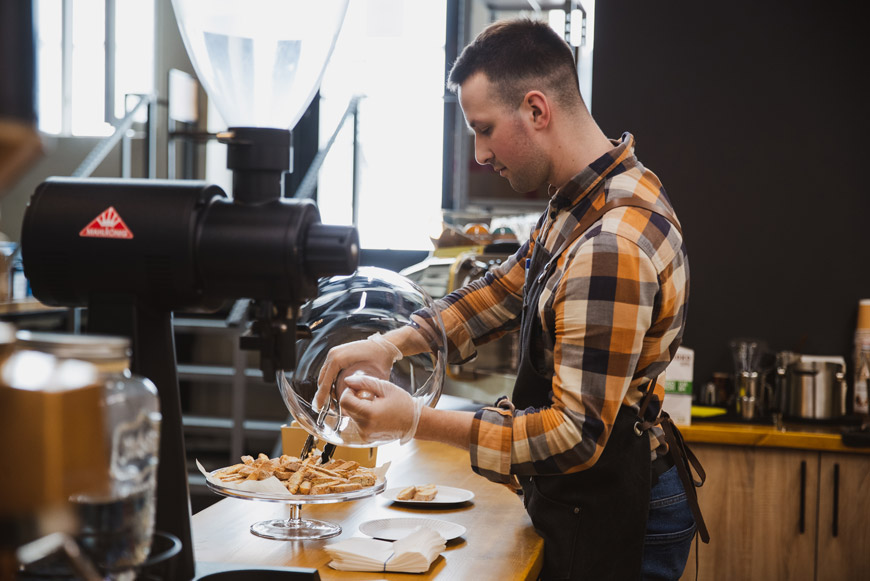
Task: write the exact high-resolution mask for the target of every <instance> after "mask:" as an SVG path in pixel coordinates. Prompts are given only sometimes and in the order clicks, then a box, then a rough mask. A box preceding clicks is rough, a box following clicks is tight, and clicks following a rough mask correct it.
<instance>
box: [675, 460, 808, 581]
mask: <svg viewBox="0 0 870 581" xmlns="http://www.w3.org/2000/svg"><path fill="white" fill-rule="evenodd" d="M691 448H692V450H693V451H694V452H695V454H696V455H697V456H698V459H699V460H700V461H701V464H702V465H703V466H704V470H705V471H706V473H707V482H706V483H705V484H704V486H703V487H702V488H700V489H699V491H698V497H699V500H700V505H701V512H702V514H703V516H704V520H705V521H706V523H707V529H708V530H709V531H710V543H709V544H706V545H705V544H704V543H695V544H693V547H692V553H691V554H690V555H689V560H688V562H687V564H686V570H685V572H684V574H683V577H682V578H683V579H694V578H695V547H696V546H697V547H700V550H699V554H698V556H699V562H698V565H699V567H700V578H701V579H705V580H717V579H722V580H733V579H764V580H765V581H774V580H777V579H783V580H788V581H800V580H803V579H806V580H808V581H811V580H813V579H814V576H815V544H816V536H815V531H816V518H817V514H816V511H817V499H818V463H819V454H818V452H805V451H801V450H782V449H766V448H750V447H744V446H723V445H714V444H700V443H693V444H691Z"/></svg>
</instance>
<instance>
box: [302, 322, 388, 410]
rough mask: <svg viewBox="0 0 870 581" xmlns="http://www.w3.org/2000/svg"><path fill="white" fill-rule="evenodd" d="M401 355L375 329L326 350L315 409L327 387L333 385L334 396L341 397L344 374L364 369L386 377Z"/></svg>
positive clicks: (321, 400) (325, 399)
mask: <svg viewBox="0 0 870 581" xmlns="http://www.w3.org/2000/svg"><path fill="white" fill-rule="evenodd" d="M401 358H402V352H401V351H400V350H399V348H398V347H396V346H395V345H393V344H392V343H390V342H389V341H388V340H387V339H385V338H384V337H383V336H382V335H379V334H377V333H375V334H374V335H372V336H370V337H369V338H367V339H362V340H360V341H352V342H350V343H345V344H344V345H338V346H336V347H333V348H332V349H330V350H329V353H327V355H326V360H325V361H324V362H323V367H321V368H320V373H319V374H318V376H317V393H315V394H314V401H313V402H312V403H313V404H314V409H316V410H319V409H320V408H321V407H322V406H323V405H325V404H326V402H327V401H328V399H327V398H328V396H329V391H330V389H331V388H332V386H333V384H334V385H335V388H336V391H335V397H336V398H339V397H341V393H342V392H343V391H344V380H345V378H346V377H348V376H350V375H352V374H354V373H357V372H363V373H365V374H366V375H370V376H372V377H378V378H380V379H389V378H390V371H391V370H392V369H393V363H395V362H396V361H399V360H400V359H401Z"/></svg>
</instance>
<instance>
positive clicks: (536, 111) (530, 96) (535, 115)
mask: <svg viewBox="0 0 870 581" xmlns="http://www.w3.org/2000/svg"><path fill="white" fill-rule="evenodd" d="M523 107H524V108H525V109H526V111H527V113H528V115H530V118H531V120H532V125H533V126H534V127H536V128H540V129H543V128H544V127H546V126H547V125H549V124H550V101H549V100H548V99H547V96H546V95H544V94H543V93H542V92H540V91H529V92H528V93H526V96H525V97H523Z"/></svg>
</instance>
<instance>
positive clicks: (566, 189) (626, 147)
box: [548, 132, 637, 210]
mask: <svg viewBox="0 0 870 581" xmlns="http://www.w3.org/2000/svg"><path fill="white" fill-rule="evenodd" d="M610 142H611V143H612V144H613V149H611V150H610V151H608V152H607V153H605V154H604V155H602V156H601V157H599V158H598V159H596V160H595V161H593V162H592V163H591V164H589V165H588V166H587V167H586V168H584V169H583V171H581V172H580V173H578V174H577V175H575V176H574V177H573V178H571V179H570V180H568V183H566V184H565V185H563V186H562V187H561V188H555V187H553V186H550V187H549V189H548V193H549V195H550V205H551V206H552V207H553V209H555V210H561V209H562V208H567V207H569V206H574V205H576V204H577V203H578V202H580V200H582V199H583V198H585V197H586V196H587V195H589V193H590V192H591V191H593V190H594V189H595V188H596V187H597V186H598V185H599V184H600V183H601V182H602V181H603V180H604V178H606V177H609V176H614V175H617V174H620V173H622V172H624V171H625V170H627V169H629V168H631V167H633V166H634V165H635V164H636V163H637V158H636V157H635V156H634V136H633V135H632V134H631V133H627V132H626V133H623V134H622V137H620V138H619V139H611V140H610Z"/></svg>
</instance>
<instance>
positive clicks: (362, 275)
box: [278, 267, 447, 447]
mask: <svg viewBox="0 0 870 581" xmlns="http://www.w3.org/2000/svg"><path fill="white" fill-rule="evenodd" d="M420 309H433V310H434V302H433V300H432V298H431V297H430V296H429V295H428V294H427V293H426V291H424V290H423V289H422V288H420V287H419V286H418V285H417V284H415V283H414V282H412V281H411V280H409V279H407V278H405V277H404V276H402V275H400V274H397V273H395V272H392V271H389V270H385V269H381V268H374V267H361V268H359V269H358V270H357V272H356V273H354V274H352V275H350V276H335V277H331V278H324V279H321V281H320V284H319V289H318V296H317V298H315V299H312V300H311V301H309V302H308V303H306V304H305V305H303V307H302V309H301V311H300V316H299V318H298V320H297V322H298V323H299V324H300V325H305V326H307V327H308V329H309V330H310V331H311V336H310V337H308V338H303V339H300V340H298V341H297V342H296V357H297V364H296V369H294V370H293V371H287V372H286V373H284V374H280V373H279V379H278V383H279V387H280V390H281V394H282V396H283V398H284V403H285V404H286V405H287V408H288V409H289V410H290V412H291V413H292V415H293V417H294V418H295V419H296V421H297V422H299V424H300V425H301V426H302V427H303V428H305V430H306V431H308V432H309V433H310V434H313V435H315V436H316V437H317V438H319V439H321V440H323V441H326V442H330V443H332V444H336V445H342V446H350V447H369V446H379V445H382V444H387V443H389V441H383V440H369V439H366V438H365V437H363V436H362V435H361V434H360V433H359V432H358V430H357V428H356V425H355V424H354V422H353V420H352V419H350V418H349V417H347V416H346V415H344V414H342V411H341V406H340V405H339V403H338V401H336V400H335V399H332V400H331V402H330V408H329V410H328V412H327V413H326V417H325V419H324V421H323V423H322V424H321V425H318V421H317V420H318V415H319V413H318V412H319V410H317V409H315V406H314V405H313V404H312V400H313V399H314V394H315V393H316V390H317V377H318V374H319V373H320V368H321V367H322V366H323V363H324V361H325V359H326V354H327V353H328V352H329V350H330V349H331V348H333V347H335V346H337V345H342V344H344V343H349V342H351V341H357V340H361V339H366V338H367V337H369V336H371V335H372V334H374V333H386V332H388V331H390V330H392V329H396V328H399V327H404V326H406V325H408V324H411V322H412V319H411V315H412V314H414V313H415V312H416V311H418V310H420ZM436 312H437V311H436ZM433 324H434V325H435V327H436V328H435V329H434V330H432V329H429V336H430V339H429V341H428V342H429V345H430V352H426V353H420V354H417V355H411V356H405V357H403V358H402V359H401V360H399V361H397V362H396V363H395V364H394V365H393V369H392V372H391V374H390V381H391V382H392V383H394V384H396V385H397V386H399V387H401V388H402V389H404V390H405V391H407V392H408V393H409V394H410V395H411V397H413V398H417V399H420V400H421V402H422V404H423V405H427V406H430V407H434V406H435V404H437V403H438V398H439V397H440V396H441V389H442V386H443V383H444V376H445V370H446V365H447V349H446V336H445V333H444V325H443V323H442V322H441V318H440V316H438V315H437V314H436V317H435V319H434V323H433ZM390 441H392V440H390Z"/></svg>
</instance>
